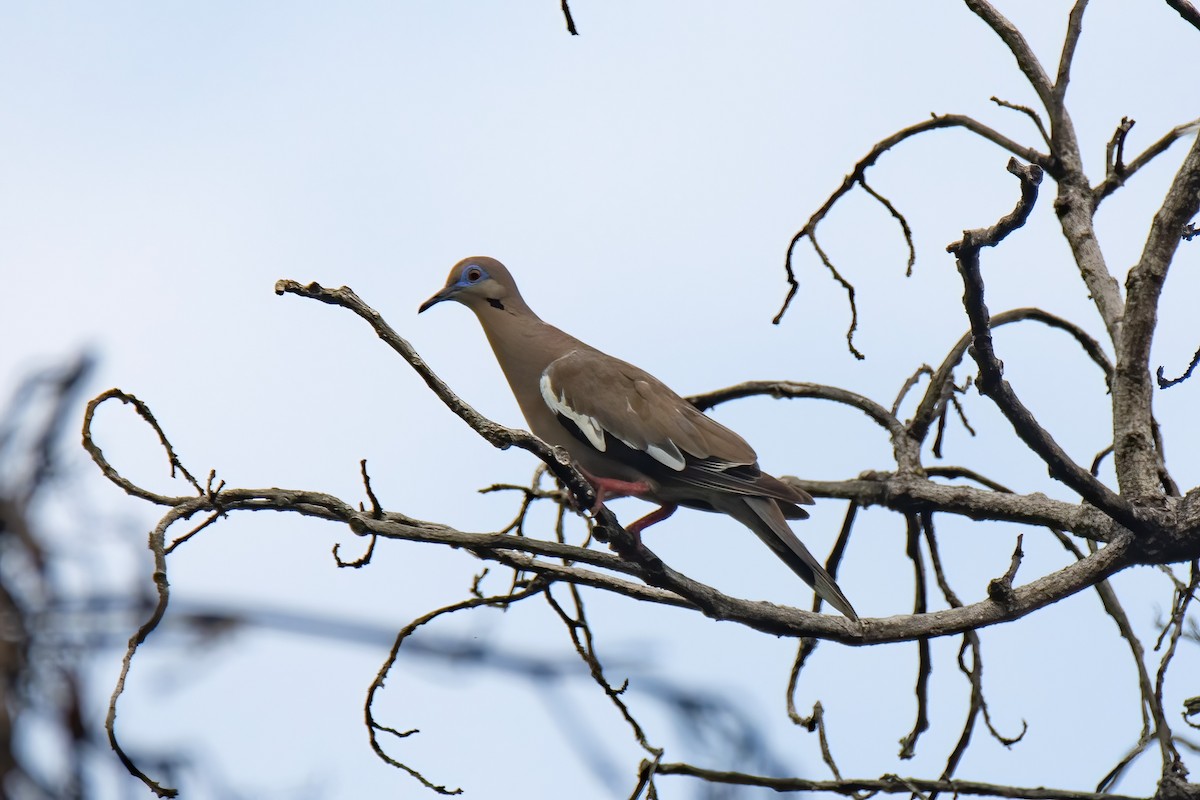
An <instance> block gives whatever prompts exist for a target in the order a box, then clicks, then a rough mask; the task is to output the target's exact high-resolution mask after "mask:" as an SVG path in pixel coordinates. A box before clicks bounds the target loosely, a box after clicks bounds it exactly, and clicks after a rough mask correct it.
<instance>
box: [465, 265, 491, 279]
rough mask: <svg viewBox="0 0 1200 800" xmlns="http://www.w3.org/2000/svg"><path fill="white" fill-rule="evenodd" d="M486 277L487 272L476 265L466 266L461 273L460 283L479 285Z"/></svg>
mask: <svg viewBox="0 0 1200 800" xmlns="http://www.w3.org/2000/svg"><path fill="white" fill-rule="evenodd" d="M486 277H487V272H485V271H484V269H483V267H481V266H479V265H478V264H468V265H467V266H466V269H464V270H463V272H462V279H461V281H460V282H461V283H466V284H472V283H479V282H480V281H481V280H483V279H484V278H486Z"/></svg>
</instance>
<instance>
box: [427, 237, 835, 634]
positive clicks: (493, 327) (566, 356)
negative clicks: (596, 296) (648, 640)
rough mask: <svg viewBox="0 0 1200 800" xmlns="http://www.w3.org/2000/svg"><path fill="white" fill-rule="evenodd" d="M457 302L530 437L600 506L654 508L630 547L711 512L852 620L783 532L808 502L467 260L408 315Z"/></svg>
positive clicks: (740, 443) (736, 445)
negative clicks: (683, 513)
mask: <svg viewBox="0 0 1200 800" xmlns="http://www.w3.org/2000/svg"><path fill="white" fill-rule="evenodd" d="M443 300H456V301H458V302H459V303H462V304H463V305H465V306H466V307H467V308H469V309H471V310H472V311H474V312H475V316H477V317H478V318H479V322H480V324H481V325H482V326H483V331H484V333H485V334H487V338H488V341H489V342H490V343H491V345H492V350H493V351H494V352H495V354H496V360H497V361H499V362H500V368H501V369H502V370H503V371H504V375H505V377H506V378H508V383H509V386H510V387H512V391H513V394H514V395H515V396H516V399H517V404H518V405H519V406H520V407H521V412H522V413H523V414H524V415H525V419H526V421H527V422H528V423H529V427H530V429H531V430H532V431H533V433H535V434H536V435H537V436H539V437H540V438H541V439H543V440H544V441H546V442H547V443H549V444H551V445H559V446H561V447H564V448H566V450H567V452H569V453H570V454H571V456H572V457H573V458H574V459H575V461H576V462H577V463H578V464H579V466H580V468H581V469H582V470H583V472H584V474H585V475H586V476H587V477H588V479H589V480H590V481H591V482H592V484H593V485H594V486H595V487H596V494H597V500H596V510H598V509H599V507H600V503H602V502H603V500H604V498H605V497H626V496H634V497H640V498H643V499H645V500H650V501H652V502H656V503H658V504H659V506H660V507H659V508H658V509H657V510H656V511H654V512H652V513H650V514H648V515H646V516H645V517H643V518H642V519H639V520H638V521H636V522H634V523H633V524H631V525H628V526H627V527H626V530H628V531H629V532H630V533H633V534H634V535H635V536H636V535H639V534H640V532H641V531H642V530H643V529H644V528H646V527H647V526H649V525H653V524H654V523H656V522H659V521H661V520H664V519H666V518H667V517H669V516H670V515H671V514H672V513H674V511H675V509H676V508H677V507H679V506H681V505H682V506H687V507H689V508H698V509H702V510H704V511H717V512H721V513H724V514H728V515H729V516H731V517H733V518H734V519H736V520H737V521H738V522H741V523H742V524H743V525H745V526H746V527H748V528H750V530H752V531H754V533H755V534H757V535H758V538H759V539H762V541H763V542H765V543H766V544H767V546H769V547H770V548H771V549H772V550H773V551H774V552H775V554H776V555H778V556H779V557H780V558H781V559H783V561H784V562H785V563H786V564H787V565H788V566H789V567H791V568H792V570H793V571H794V572H795V573H796V574H797V575H799V576H800V577H801V578H802V579H804V581H805V582H806V583H808V584H809V585H810V586H812V587H813V588H814V589H815V590H816V592H817V594H818V595H820V596H821V597H823V598H825V600H826V601H828V602H829V604H830V605H832V606H833V607H834V608H836V609H837V610H838V611H840V612H842V613H843V614H845V615H846V616H847V617H849V618H850V619H852V620H856V619H858V615H857V614H855V613H854V608H853V607H852V606H851V605H850V601H849V600H847V599H846V596H845V595H844V594H842V591H841V589H839V588H838V586H837V584H836V583H834V581H833V578H831V577H830V576H829V573H828V572H826V571H825V569H824V568H823V567H822V566H821V564H820V563H819V562H818V561H817V560H816V559H815V558H813V555H812V553H810V552H809V551H808V548H807V547H805V546H804V544H803V543H802V542H801V541H800V540H799V539H797V538H796V535H795V534H794V533H792V530H791V528H790V527H788V524H787V519H805V518H806V517H808V512H807V511H805V510H804V509H802V508H800V506H799V505H798V504H811V503H812V502H813V499H812V497H811V496H809V494H808V493H807V492H804V491H803V490H801V489H799V488H796V487H794V486H792V485H790V484H787V483H784V482H783V481H781V480H779V479H778V478H774V477H772V476H770V475H768V474H767V473H765V472H763V471H762V470H761V469H759V467H758V457H757V456H756V455H755V454H754V450H753V449H752V448H751V447H750V445H748V444H747V443H746V442H745V440H744V439H742V437H740V436H738V435H737V434H736V433H734V432H733V431H731V430H729V429H728V428H726V427H725V426H724V425H721V424H720V423H719V422H716V421H715V420H713V419H711V418H709V417H707V416H705V415H704V414H702V413H701V412H700V411H699V410H698V409H696V407H695V406H693V405H692V404H691V403H689V402H688V401H686V400H684V399H683V398H682V397H680V396H679V395H677V394H676V393H675V392H673V391H671V389H670V388H668V387H667V386H666V385H665V384H664V383H663V382H662V381H660V380H658V379H657V378H655V377H654V376H653V375H650V374H649V373H647V372H645V371H643V370H641V369H638V368H637V367H635V366H633V365H632V364H627V363H625V362H624V361H621V360H619V359H616V358H613V357H612V356H609V355H605V354H604V353H601V352H600V351H599V350H596V349H595V348H593V347H589V346H588V345H586V344H584V343H583V342H581V341H579V340H578V339H576V338H574V337H572V336H569V335H568V334H566V333H563V332H562V331H560V330H559V329H558V328H556V327H554V326H553V325H550V324H548V323H546V322H543V321H542V320H541V318H539V317H538V315H537V314H535V313H533V311H532V310H530V308H529V306H528V305H526V304H525V301H524V299H522V297H521V293H520V292H519V291H517V284H516V282H515V281H514V280H513V278H512V275H510V274H509V272H508V269H506V268H505V266H504V265H503V264H501V263H500V262H499V261H497V260H496V259H494V258H486V257H483V256H476V257H472V258H466V259H463V260H462V261H460V262H458V263H457V264H455V265H454V268H453V269H451V270H450V277H449V278H448V279H447V280H446V285H445V287H443V288H442V290H441V291H440V292H438V293H437V294H435V295H434V296H433V297H431V298H429V299H428V300H426V301H425V302H424V303H422V304H421V307H420V309H419V311H418V313H420V312H421V311H425V310H426V309H428V308H429V307H431V306H433V305H435V304H436V303H440V302H442V301H443Z"/></svg>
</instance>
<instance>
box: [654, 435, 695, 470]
mask: <svg viewBox="0 0 1200 800" xmlns="http://www.w3.org/2000/svg"><path fill="white" fill-rule="evenodd" d="M646 453H647V454H648V455H649V456H650V457H651V458H653V459H654V460H655V461H657V462H658V463H660V464H665V465H666V466H668V467H670V468H671V469H673V470H675V471H676V472H682V471H683V468H684V467H686V466H687V461H685V460H684V458H683V453H681V452H679V448H678V447H676V446H675V443H674V442H672V441H671V440H670V439H667V441H665V442H664V443H663V444H661V445H659V444H653V443H651V444H647V445H646Z"/></svg>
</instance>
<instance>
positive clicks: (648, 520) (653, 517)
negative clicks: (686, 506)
mask: <svg viewBox="0 0 1200 800" xmlns="http://www.w3.org/2000/svg"><path fill="white" fill-rule="evenodd" d="M677 508H679V506H677V505H675V504H669V505H665V506H662V507H660V508H658V509H655V510H654V511H651V512H650V513H649V514H647V515H646V516H644V517H642V518H641V519H639V520H637V521H636V522H633V523H631V524H629V525H626V526H625V530H627V531H629V532H630V533H632V534H633V535H634V536H636V537H638V539H639V540H641V534H642V531H644V530H646V528H649V527H650V526H651V525H653V524H655V523H656V522H662V521H663V520H664V519H666V518H667V517H669V516H671V515H672V514H674V513H675V509H677Z"/></svg>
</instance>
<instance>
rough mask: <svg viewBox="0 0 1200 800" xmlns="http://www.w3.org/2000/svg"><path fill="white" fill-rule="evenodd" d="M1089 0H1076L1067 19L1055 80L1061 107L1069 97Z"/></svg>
mask: <svg viewBox="0 0 1200 800" xmlns="http://www.w3.org/2000/svg"><path fill="white" fill-rule="evenodd" d="M1087 4H1088V0H1076V2H1075V5H1074V6H1072V7H1071V15H1070V17H1069V18H1068V19H1067V35H1066V36H1065V37H1064V38H1063V49H1062V56H1061V57H1060V58H1059V60H1058V77H1057V78H1056V79H1055V81H1054V104H1055V106H1056V107H1061V106H1062V104H1063V101H1064V100H1065V99H1066V97H1067V85H1068V84H1069V83H1070V81H1071V65H1072V63H1074V61H1075V48H1076V46H1078V45H1079V36H1080V34H1081V33H1082V32H1083V12H1084V10H1086V9H1087Z"/></svg>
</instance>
